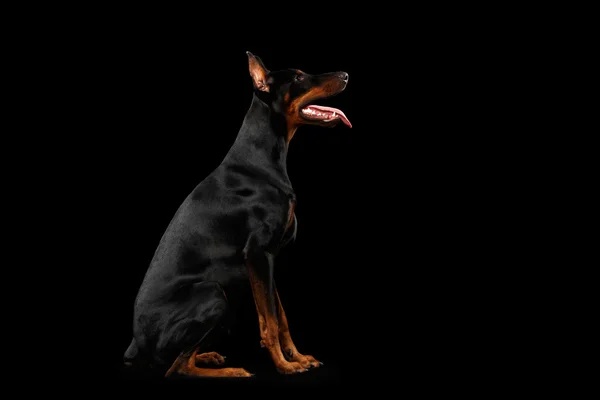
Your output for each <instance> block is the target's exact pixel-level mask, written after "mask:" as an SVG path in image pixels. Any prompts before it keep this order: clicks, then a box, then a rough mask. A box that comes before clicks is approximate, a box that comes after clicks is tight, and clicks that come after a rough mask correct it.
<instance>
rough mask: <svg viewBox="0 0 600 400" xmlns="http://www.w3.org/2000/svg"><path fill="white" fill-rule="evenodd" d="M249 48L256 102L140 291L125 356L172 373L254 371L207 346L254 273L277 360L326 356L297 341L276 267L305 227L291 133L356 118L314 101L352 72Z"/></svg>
mask: <svg viewBox="0 0 600 400" xmlns="http://www.w3.org/2000/svg"><path fill="white" fill-rule="evenodd" d="M247 55H248V64H249V70H250V76H251V78H252V82H253V87H254V93H253V98H252V103H251V105H250V108H249V110H248V112H247V114H246V117H245V119H244V122H243V124H242V127H241V129H240V131H239V133H238V135H237V138H236V140H235V142H234V144H233V145H232V147H231V149H230V150H229V152H228V153H227V155H226V156H225V158H224V159H223V161H222V162H221V164H220V165H219V166H218V167H217V168H216V169H215V170H214V171H213V172H212V173H211V174H210V175H208V177H207V178H206V179H204V180H203V181H202V182H201V183H200V184H198V185H197V186H196V187H195V188H194V190H193V191H192V192H191V193H190V194H189V195H188V197H187V198H186V199H185V200H184V202H183V203H182V204H181V206H180V207H179V209H178V210H177V212H176V213H175V216H174V217H173V218H172V220H171V222H170V224H169V226H168V228H167V229H166V231H165V233H164V234H163V236H162V238H161V240H160V243H159V245H158V248H157V249H156V251H155V254H154V257H153V259H152V261H151V263H150V266H149V268H148V270H147V272H146V275H145V277H144V280H143V282H142V284H141V287H140V289H139V291H138V294H137V297H136V300H135V305H134V319H133V340H132V342H131V344H130V345H129V348H128V349H127V351H126V352H125V356H124V359H125V362H126V364H127V365H131V364H132V363H137V362H145V363H148V364H150V365H154V366H157V365H158V366H163V367H164V370H165V371H166V374H165V376H170V375H172V374H179V375H186V376H207V377H248V376H251V374H250V373H248V372H247V371H246V370H245V369H242V368H211V367H215V366H219V367H220V366H221V365H222V364H223V363H224V357H222V356H221V355H219V354H218V353H216V352H214V351H213V352H203V351H204V350H206V346H205V344H206V343H207V340H206V339H207V337H208V336H211V335H214V331H219V329H220V328H221V327H222V325H223V321H224V320H225V318H224V316H225V315H226V314H227V313H228V307H229V301H228V295H230V293H231V292H232V291H235V290H236V287H237V285H240V284H245V285H248V281H249V282H250V285H249V286H250V287H251V291H252V295H253V297H254V302H255V306H256V311H257V313H258V321H259V329H260V336H261V339H262V340H261V342H260V344H261V345H262V346H263V347H266V348H267V350H268V351H269V354H270V356H271V358H272V360H273V362H274V364H275V367H276V368H277V370H278V371H279V372H280V373H283V374H294V373H298V372H303V371H307V370H308V369H309V368H313V367H318V366H319V365H320V363H319V362H318V361H317V360H316V359H315V358H313V357H312V356H309V355H304V354H301V353H299V352H298V350H297V349H296V346H295V345H294V342H293V341H292V338H291V336H290V332H289V328H288V322H287V318H286V315H285V312H284V310H283V307H282V305H281V302H280V299H279V293H278V292H277V288H276V287H275V282H274V279H273V276H274V270H273V268H274V258H275V256H276V255H277V254H278V252H279V250H280V249H281V248H282V247H283V246H285V245H286V244H288V243H289V242H290V241H292V240H293V239H294V238H295V235H296V228H297V225H296V217H295V214H294V207H295V205H296V198H295V195H294V190H293V188H292V185H291V183H290V180H289V178H288V174H287V170H286V155H287V150H288V146H289V143H290V140H291V139H292V137H293V136H294V133H295V132H296V130H297V129H298V127H300V126H301V125H303V124H314V125H321V126H324V127H333V126H335V125H337V124H338V123H339V122H340V121H341V122H343V123H344V124H346V125H348V126H349V127H351V124H350V122H349V121H348V119H347V118H346V116H345V115H344V113H343V112H341V111H340V110H338V109H335V108H331V107H323V106H317V105H312V104H309V102H312V101H315V100H318V99H322V98H325V97H330V96H333V95H336V94H338V93H340V92H341V91H343V90H344V89H345V88H346V85H347V83H348V74H347V73H345V72H332V73H325V74H320V75H310V74H307V73H305V72H303V71H300V70H297V69H285V70H279V71H269V70H267V68H265V66H264V64H263V62H262V61H261V59H260V58H259V57H257V56H254V55H253V54H252V53H250V52H247ZM198 364H200V365H203V367H198ZM211 364H212V365H211Z"/></svg>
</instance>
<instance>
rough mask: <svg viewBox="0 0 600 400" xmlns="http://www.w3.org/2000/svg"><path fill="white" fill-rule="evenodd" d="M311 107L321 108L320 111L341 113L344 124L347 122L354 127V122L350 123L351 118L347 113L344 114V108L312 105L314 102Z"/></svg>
mask: <svg viewBox="0 0 600 400" xmlns="http://www.w3.org/2000/svg"><path fill="white" fill-rule="evenodd" d="M309 107H310V108H312V109H315V110H319V111H325V112H330V113H335V115H339V117H340V119H341V120H342V122H343V123H344V124H346V125H348V126H349V127H350V128H352V124H351V123H350V120H348V117H346V114H344V113H343V112H342V110H338V109H337V108H333V107H325V106H315V105H312V104H311V105H310V106H309Z"/></svg>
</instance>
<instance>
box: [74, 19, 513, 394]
mask: <svg viewBox="0 0 600 400" xmlns="http://www.w3.org/2000/svg"><path fill="white" fill-rule="evenodd" d="M413 35H415V34H414V33H413ZM457 36H458V37H457ZM463 39H464V38H463V37H462V36H461V35H460V34H458V35H455V36H452V37H444V36H436V37H435V38H430V37H429V36H427V34H425V33H422V34H420V35H415V36H412V40H409V39H406V40H403V41H398V42H395V41H389V42H387V46H386V47H375V46H370V45H369V44H368V43H367V44H365V43H363V42H362V40H361V41H354V42H353V41H351V40H350V39H348V40H346V41H345V42H344V43H343V44H339V43H338V44H337V45H335V46H333V45H329V44H328V43H324V44H323V45H322V46H320V47H319V46H302V45H297V44H296V43H288V44H287V45H285V44H279V45H272V46H257V45H253V44H245V45H237V46H229V45H222V46H216V45H214V44H213V45H212V46H208V45H198V44H197V43H196V42H195V41H194V40H193V38H192V37H190V38H185V37H181V36H178V35H177V34H174V33H171V34H169V33H168V32H158V33H156V34H154V35H152V34H148V33H147V32H144V33H143V34H142V33H140V32H137V31H135V30H133V31H131V32H123V33H122V34H120V35H119V36H118V38H111V40H104V39H100V40H97V41H96V42H95V44H94V45H93V47H92V50H91V51H89V52H88V54H89V56H88V58H86V60H84V61H80V62H81V63H82V64H83V65H85V66H87V67H89V69H87V70H86V71H90V74H89V76H85V77H84V78H83V79H85V82H90V83H91V84H90V85H84V86H82V88H81V89H80V90H85V91H88V93H86V96H85V97H84V98H85V99H86V100H82V103H83V104H80V105H78V106H76V107H74V109H75V110H78V111H79V115H78V116H79V117H81V118H82V120H84V121H85V126H86V127H87V129H88V131H89V135H87V137H86V138H85V140H83V139H82V140H81V143H80V144H79V149H80V150H81V151H79V152H77V153H76V154H74V156H75V160H76V162H77V163H78V164H77V165H86V168H85V170H82V171H76V170H73V169H72V168H70V171H71V174H72V175H73V179H74V180H75V181H76V182H77V190H78V192H79V195H78V197H77V198H76V200H74V201H73V202H72V203H75V204H74V205H73V208H72V210H81V211H76V213H78V215H81V218H82V220H81V221H80V224H81V226H82V228H81V230H79V229H76V230H74V231H73V233H74V236H78V235H81V234H82V233H81V232H84V231H83V229H85V231H92V235H93V236H88V235H84V236H83V237H75V238H74V240H82V241H83V242H85V243H86V244H85V245H82V246H81V247H80V248H81V249H82V251H83V252H84V253H85V255H83V256H82V258H81V259H82V260H86V265H87V264H89V265H90V267H89V270H86V271H85V272H84V274H85V276H86V281H87V282H88V283H89V286H93V287H94V288H97V291H96V290H95V291H91V290H89V291H88V289H89V288H88V286H86V285H82V286H81V287H80V289H81V290H82V291H83V294H81V296H82V298H83V299H85V300H84V304H85V306H86V307H88V308H89V309H90V310H92V309H93V310H94V311H93V312H92V311H89V312H88V313H87V314H83V315H86V317H82V316H81V314H75V315H76V316H78V318H81V319H82V320H83V321H81V323H82V324H84V325H85V326H86V327H88V326H90V327H91V330H90V328H86V332H87V333H86V335H83V336H82V337H81V338H80V339H82V341H84V342H88V341H90V339H89V337H88V336H87V335H90V334H91V333H92V332H93V334H94V335H96V336H97V337H98V339H95V340H94V343H95V344H94V346H97V347H96V348H97V349H98V352H99V353H100V354H101V356H100V359H101V360H98V361H97V363H98V365H99V364H100V361H106V363H105V364H102V365H107V366H106V367H103V368H102V371H103V373H106V372H107V371H108V372H109V375H110V376H111V377H112V378H114V379H116V380H117V381H118V380H122V379H123V378H124V375H123V372H122V368H121V367H122V365H121V364H122V356H123V353H124V351H125V349H126V348H127V346H128V344H129V342H130V340H131V324H132V311H133V309H132V307H133V301H134V298H135V295H136V293H137V289H138V287H139V285H140V283H141V281H142V279H143V276H144V273H145V270H146V268H147V266H148V264H149V262H150V260H151V258H152V255H153V252H154V250H155V247H156V245H157V244H158V241H159V239H160V237H161V235H162V233H163V231H164V229H165V228H166V227H167V225H168V223H169V221H170V219H171V217H172V216H173V214H174V212H175V211H176V209H177V207H178V206H179V204H180V203H181V202H182V201H183V199H184V198H185V197H186V196H187V194H188V193H189V192H190V191H191V190H192V189H193V188H194V187H195V185H197V184H198V183H199V182H200V181H201V180H202V179H204V178H205V177H206V176H207V175H208V174H209V173H210V172H211V171H212V170H213V169H214V168H215V167H216V166H217V165H218V164H219V162H220V161H221V160H222V158H223V157H224V155H225V153H226V152H227V150H228V149H229V147H230V146H231V144H232V143H233V141H234V139H235V136H236V134H237V132H238V129H239V127H240V126H241V122H242V119H243V118H244V115H245V113H246V111H247V109H248V107H249V105H250V101H251V98H252V86H251V81H250V77H249V74H248V65H247V56H246V54H245V52H246V51H247V50H249V51H251V52H253V53H254V54H255V55H258V56H259V57H261V58H262V60H263V62H264V63H265V65H266V66H267V68H269V69H272V70H276V69H281V68H298V69H302V70H304V71H306V72H308V73H322V72H331V71H346V72H348V73H349V76H350V78H349V84H348V87H347V89H346V90H345V91H344V92H343V93H341V94H340V95H338V96H336V97H334V98H332V99H330V100H328V101H327V103H326V104H328V105H331V106H335V107H337V108H340V109H342V110H343V111H344V112H345V114H346V115H347V116H348V118H349V119H350V121H351V122H352V124H353V128H352V129H349V128H348V127H346V126H343V125H338V126H337V127H335V128H333V129H325V128H321V127H311V126H304V127H302V128H300V129H299V130H298V132H297V133H296V135H295V137H294V138H293V140H292V142H291V145H290V150H289V154H288V172H289V176H290V179H291V181H292V184H293V186H294V188H295V190H296V194H297V198H298V204H297V208H296V213H297V217H298V237H297V241H296V243H295V244H293V245H291V246H290V247H289V248H288V249H286V251H285V252H284V253H283V254H282V255H281V256H280V259H279V263H278V267H277V272H276V280H277V283H278V286H279V291H280V294H281V297H282V302H283V304H284V307H285V309H286V312H287V314H288V319H289V321H290V326H291V331H292V337H293V338H294V340H295V342H296V344H297V346H298V348H299V350H300V351H301V352H304V353H307V354H312V355H314V356H315V357H316V358H317V359H319V360H321V361H323V362H324V363H325V368H323V369H322V371H311V372H309V373H307V374H305V375H306V377H308V378H306V377H302V378H298V379H300V380H297V382H326V383H327V382H345V383H359V382H371V381H373V382H386V381H387V382H392V384H394V382H395V380H396V379H399V377H402V379H403V381H405V382H406V381H412V382H414V381H415V380H417V381H421V380H422V381H426V380H427V379H430V378H431V377H432V376H436V377H438V378H439V377H443V378H444V379H446V378H447V379H448V380H447V381H448V382H453V383H456V381H454V380H453V379H454V378H455V377H459V378H458V379H459V380H460V379H463V378H464V377H465V376H473V375H474V374H480V373H481V372H482V371H481V369H480V366H481V365H483V363H484V361H483V360H484V359H486V358H489V357H490V354H492V353H495V352H497V351H498V349H499V348H501V347H502V344H501V342H498V341H497V340H495V339H491V338H492V337H494V338H495V337H496V336H497V335H498V332H500V331H502V328H501V327H500V326H498V325H497V324H496V322H494V321H495V320H494V318H491V317H490V316H491V315H497V314H496V311H495V307H496V302H497V301H498V299H496V298H494V297H493V296H491V295H490V294H491V293H494V290H496V289H497V287H496V285H497V283H496V282H497V281H500V280H501V279H502V276H503V274H504V272H501V270H500V269H498V267H499V265H500V263H501V262H502V261H503V253H502V246H504V245H506V243H509V244H510V238H508V239H507V238H505V237H502V236H501V233H499V232H500V230H501V227H502V225H503V222H501V220H502V219H503V218H504V217H505V216H506V209H507V208H508V206H509V205H510V203H511V201H513V199H511V198H510V196H507V194H506V193H505V192H504V191H503V190H502V185H503V184H504V183H503V182H502V181H501V179H500V178H499V174H500V173H502V172H506V171H507V170H509V169H510V168H511V166H510V160H509V162H507V161H506V160H504V161H503V162H501V163H499V164H498V163H496V161H497V160H498V159H499V157H500V153H501V152H502V149H503V148H504V146H505V142H506V141H509V140H510V132H508V133H507V129H506V123H507V122H506V120H504V119H502V115H503V113H504V112H505V110H506V105H504V104H503V103H502V101H503V100H502V96H501V94H500V93H502V90H504V89H500V86H502V85H503V84H504V83H505V82H506V80H507V79H508V78H507V75H498V74H496V72H497V69H498V66H499V65H502V67H501V68H506V69H507V70H509V69H510V65H508V64H503V63H504V62H505V61H503V60H501V59H498V57H497V53H494V52H490V51H489V50H487V49H489V46H493V45H490V44H489V43H487V44H486V45H485V46H487V47H485V46H484V44H482V43H481V42H479V41H472V40H471V41H468V42H465V41H464V40H463ZM491 74H494V75H493V79H491V78H490V76H492V75H491ZM76 90H77V89H76ZM489 92H494V93H495V96H492V97H490V96H489ZM486 93H488V94H486ZM87 99H90V100H87ZM484 131H485V132H484ZM507 135H508V136H507ZM72 165H73V164H71V166H72ZM88 166H89V167H88ZM503 168H504V170H502V169H503ZM84 171H85V172H84ZM78 173H83V174H84V176H81V175H78ZM499 204H502V205H506V207H502V206H501V207H498V205H499ZM499 235H500V239H499ZM88 251H89V252H91V254H93V256H91V257H90V253H88ZM90 258H92V260H91V263H90V262H89V261H87V260H90ZM92 265H93V267H92ZM88 274H89V275H88ZM88 276H89V278H88ZM253 312H255V311H254V310H253V307H249V309H248V312H247V313H246V314H245V318H244V324H243V326H242V327H241V328H240V329H239V330H238V332H240V333H238V334H237V335H236V336H235V338H236V340H237V343H239V344H240V345H239V346H235V345H233V346H232V347H226V348H225V351H232V352H233V354H225V355H227V356H228V357H233V360H236V359H235V357H236V354H237V356H238V357H239V360H241V361H245V360H247V359H249V360H255V361H256V360H258V361H257V362H258V363H259V364H260V363H262V365H263V366H262V367H257V366H252V365H250V366H248V365H240V366H244V367H247V368H248V369H250V370H251V371H252V368H259V370H261V369H260V368H263V369H262V370H264V371H267V372H266V373H265V374H264V375H263V376H265V378H264V379H266V380H267V381H271V382H279V381H281V380H282V379H283V378H282V377H279V376H278V375H277V374H272V372H273V371H272V369H270V368H269V365H270V364H269V362H268V357H267V356H266V351H265V350H264V349H260V348H259V336H258V327H257V321H256V318H255V315H254V314H253ZM80 329H82V328H80ZM491 341H493V343H494V344H493V345H492V342H491ZM100 349H102V350H101V351H100ZM253 362H254V361H253ZM449 377H452V378H449ZM389 378H391V379H392V380H391V381H390V380H389ZM301 379H304V381H302V380H301ZM281 382H288V381H286V380H283V381H281ZM438 382H439V381H438ZM395 383H398V382H395Z"/></svg>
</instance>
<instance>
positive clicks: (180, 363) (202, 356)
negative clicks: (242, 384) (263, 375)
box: [165, 282, 252, 377]
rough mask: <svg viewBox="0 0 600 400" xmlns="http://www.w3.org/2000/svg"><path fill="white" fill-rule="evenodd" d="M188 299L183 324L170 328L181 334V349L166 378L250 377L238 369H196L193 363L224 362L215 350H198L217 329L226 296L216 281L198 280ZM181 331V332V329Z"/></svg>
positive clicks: (205, 344) (225, 308) (204, 345)
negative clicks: (190, 312)
mask: <svg viewBox="0 0 600 400" xmlns="http://www.w3.org/2000/svg"><path fill="white" fill-rule="evenodd" d="M192 290H193V293H192V299H191V302H190V303H188V304H190V306H192V307H193V310H191V311H192V315H190V319H189V320H188V321H191V322H188V323H187V324H186V325H185V326H179V327H178V326H177V325H175V326H174V331H176V332H178V333H180V334H182V335H181V336H180V337H181V338H182V340H181V341H180V342H179V345H178V346H180V348H182V349H183V351H182V352H181V353H180V355H179V356H178V357H177V359H176V360H175V362H173V364H172V365H171V367H170V368H169V370H168V371H167V373H166V374H165V376H166V377H168V376H170V375H172V374H174V373H175V374H178V375H187V376H204V377H250V376H252V374H250V373H249V372H248V371H246V370H244V369H242V368H198V367H197V366H196V364H197V363H198V364H200V363H202V364H205V365H206V364H214V365H217V366H220V365H222V364H223V363H224V362H225V357H223V356H221V355H220V354H218V353H216V352H214V351H213V352H209V353H199V350H200V349H201V348H206V347H207V346H208V344H209V342H210V341H211V339H213V338H214V336H215V334H216V333H217V332H218V325H219V323H220V322H221V320H222V318H223V317H224V316H225V313H226V311H227V297H226V296H225V292H224V290H223V288H222V287H221V285H219V284H218V283H217V282H202V283H197V284H195V285H193V287H192ZM182 330H185V332H182Z"/></svg>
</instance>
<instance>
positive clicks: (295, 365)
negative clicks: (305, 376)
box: [277, 361, 308, 375]
mask: <svg viewBox="0 0 600 400" xmlns="http://www.w3.org/2000/svg"><path fill="white" fill-rule="evenodd" d="M277 371H278V372H279V373H280V374H285V375H291V374H299V373H302V372H306V371H308V368H306V367H304V366H303V365H302V364H300V363H299V362H295V361H292V362H285V363H281V364H280V365H278V366H277Z"/></svg>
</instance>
